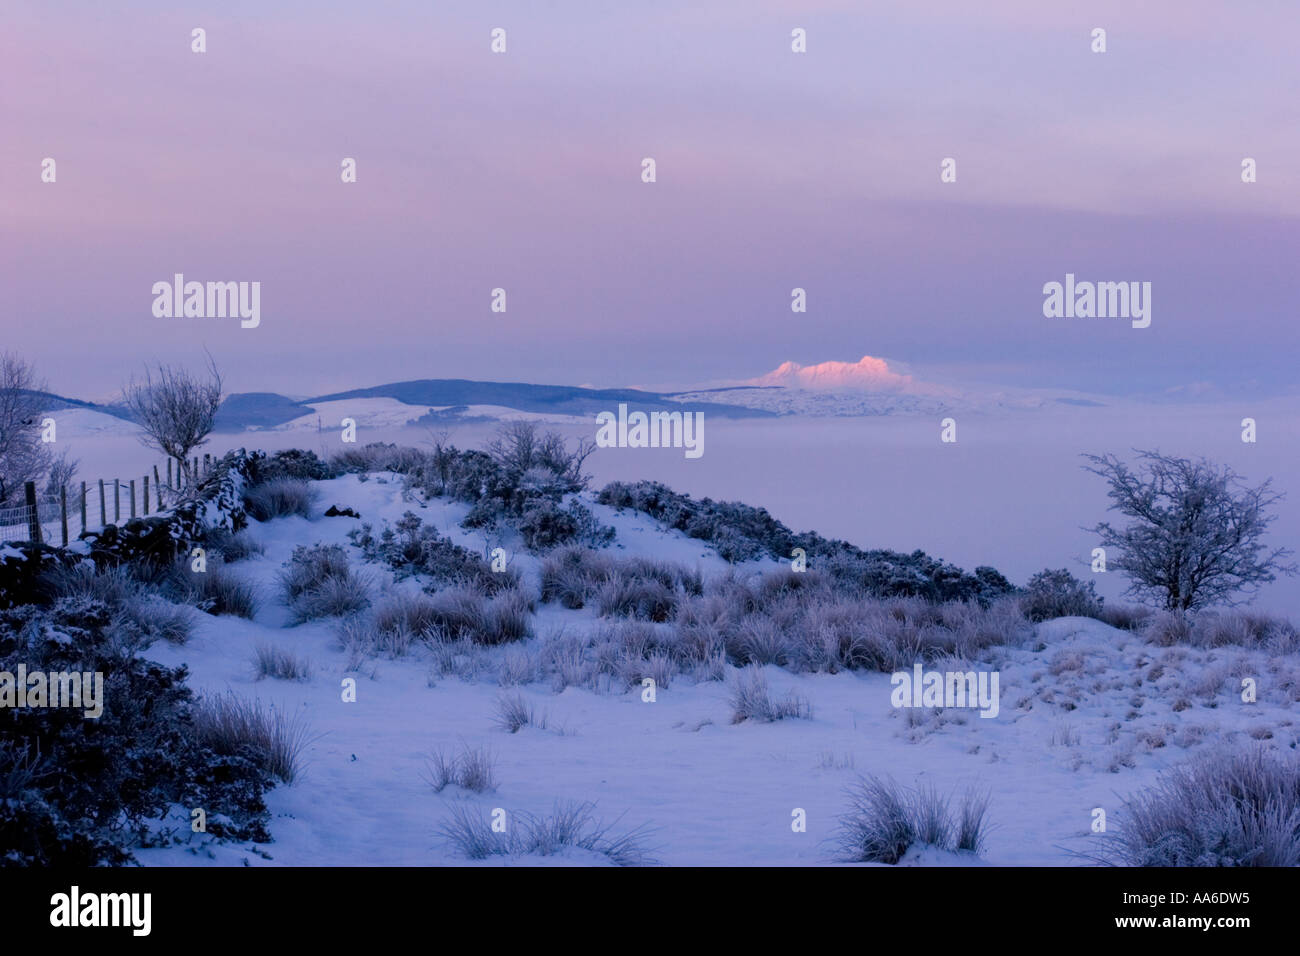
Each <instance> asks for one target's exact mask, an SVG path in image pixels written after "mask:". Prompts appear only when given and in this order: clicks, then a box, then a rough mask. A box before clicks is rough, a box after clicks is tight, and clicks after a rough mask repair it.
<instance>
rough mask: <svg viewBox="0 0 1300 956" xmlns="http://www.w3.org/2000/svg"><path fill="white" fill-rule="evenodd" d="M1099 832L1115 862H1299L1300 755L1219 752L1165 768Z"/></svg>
mask: <svg viewBox="0 0 1300 956" xmlns="http://www.w3.org/2000/svg"><path fill="white" fill-rule="evenodd" d="M1119 816H1120V819H1119V820H1118V821H1117V823H1118V824H1119V825H1118V826H1117V827H1116V828H1115V829H1114V830H1112V831H1111V832H1108V833H1106V834H1105V835H1104V836H1103V837H1102V841H1101V842H1102V850H1101V851H1100V852H1099V853H1097V854H1095V855H1094V859H1096V860H1098V861H1099V862H1103V863H1109V864H1112V865H1117V866H1284V867H1294V866H1298V865H1300V759H1297V757H1296V755H1295V754H1293V753H1286V754H1276V753H1272V752H1269V751H1267V750H1265V749H1264V748H1262V747H1255V748H1253V749H1251V750H1248V751H1245V752H1242V751H1236V752H1233V751H1226V750H1225V751H1218V752H1214V753H1210V754H1207V755H1204V756H1202V757H1200V758H1198V759H1196V760H1194V761H1192V762H1191V763H1189V764H1185V765H1183V766H1181V767H1175V768H1173V769H1172V770H1169V771H1167V772H1165V774H1164V775H1163V776H1162V777H1161V780H1160V782H1159V783H1158V784H1157V785H1156V786H1154V787H1152V788H1150V789H1147V790H1144V791H1142V792H1140V793H1138V794H1137V795H1136V796H1134V797H1132V798H1130V799H1129V800H1127V801H1125V803H1124V809H1123V813H1122V814H1121V815H1119Z"/></svg>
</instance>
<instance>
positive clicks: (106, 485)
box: [0, 455, 212, 547]
mask: <svg viewBox="0 0 1300 956" xmlns="http://www.w3.org/2000/svg"><path fill="white" fill-rule="evenodd" d="M187 465H188V467H186V466H184V465H182V463H181V462H180V461H179V460H173V459H167V461H166V463H165V465H164V466H163V467H162V468H160V467H159V466H158V465H154V466H153V467H152V469H151V470H150V471H147V472H145V473H144V474H142V475H140V477H138V478H97V479H94V480H92V481H88V482H87V481H79V482H71V483H69V484H67V485H65V486H64V487H62V488H59V489H57V490H53V491H50V490H49V489H47V491H46V493H45V494H40V495H38V494H37V492H36V483H35V482H32V481H29V482H27V483H26V485H25V486H24V488H23V496H22V498H21V499H19V500H17V501H3V502H0V545H3V544H19V543H26V542H33V541H35V542H41V543H45V544H59V545H61V546H62V547H67V545H68V542H69V541H70V540H72V541H75V540H76V539H77V537H78V535H80V534H84V533H85V532H87V531H102V530H103V529H104V528H106V527H108V526H109V525H118V524H121V523H122V522H123V521H129V520H130V519H132V518H136V517H144V516H147V515H150V514H157V513H158V512H160V511H166V510H167V509H169V508H170V507H171V506H172V505H174V504H175V503H176V502H177V501H178V500H180V499H181V498H182V497H184V496H185V495H186V494H188V493H189V492H190V491H191V490H192V489H193V488H194V487H195V486H197V485H198V483H199V482H201V481H202V480H203V479H204V478H205V477H207V474H208V472H210V471H211V470H212V457H211V456H210V455H204V456H203V458H202V460H201V461H200V459H199V458H197V457H196V458H194V460H193V461H192V462H189V463H187Z"/></svg>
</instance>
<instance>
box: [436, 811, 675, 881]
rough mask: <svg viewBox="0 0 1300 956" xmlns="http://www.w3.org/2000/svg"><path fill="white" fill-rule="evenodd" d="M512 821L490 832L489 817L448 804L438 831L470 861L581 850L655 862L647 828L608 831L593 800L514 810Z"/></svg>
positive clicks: (629, 862)
mask: <svg viewBox="0 0 1300 956" xmlns="http://www.w3.org/2000/svg"><path fill="white" fill-rule="evenodd" d="M512 816H513V817H514V818H515V822H514V826H513V827H512V828H511V829H510V830H508V831H507V833H506V834H504V835H503V834H500V833H495V832H493V830H492V824H491V821H489V820H488V819H486V818H484V817H483V816H481V815H479V814H477V813H476V812H475V811H473V810H470V809H468V808H467V807H462V806H458V807H453V808H452V810H451V813H450V815H449V817H448V819H447V820H446V821H444V822H443V824H442V826H441V827H440V832H441V834H442V837H443V839H445V840H446V841H447V842H448V843H449V844H450V845H451V846H452V847H454V848H455V849H456V850H457V851H458V852H460V853H461V854H462V855H463V856H465V857H466V858H467V859H470V860H484V859H487V858H488V857H492V856H528V855H534V856H554V855H556V854H559V853H566V852H572V851H575V850H577V851H585V852H586V853H588V854H594V855H596V856H599V857H604V858H605V859H606V860H608V861H609V863H612V864H613V865H614V866H648V865H651V864H653V863H654V862H655V860H654V859H653V857H651V856H650V851H649V850H648V849H647V848H646V845H645V837H646V832H647V831H646V829H645V828H644V827H638V828H637V829H635V830H630V831H628V832H625V833H622V834H620V835H617V836H615V835H612V827H611V826H608V825H606V824H603V823H601V822H600V821H598V820H597V819H596V817H595V805H594V804H591V803H582V802H572V801H570V802H567V803H560V804H557V805H556V806H555V808H554V809H553V810H552V811H551V813H549V814H545V815H541V816H538V815H534V814H531V813H527V812H524V811H515V812H514V813H513V814H512Z"/></svg>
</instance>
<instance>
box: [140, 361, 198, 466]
mask: <svg viewBox="0 0 1300 956" xmlns="http://www.w3.org/2000/svg"><path fill="white" fill-rule="evenodd" d="M122 403H123V404H124V405H125V406H126V408H127V410H128V411H130V412H131V414H132V416H133V417H134V418H135V421H136V424H138V425H139V426H140V428H141V429H142V430H143V432H144V434H142V435H141V436H140V441H141V442H142V443H143V444H144V445H145V447H147V448H153V449H156V450H157V451H160V452H162V453H163V454H164V455H167V456H168V457H169V458H177V459H179V460H180V462H181V468H182V470H183V472H182V473H183V474H185V475H189V474H190V470H191V468H190V461H189V456H190V452H192V451H193V450H194V449H195V448H198V447H199V446H200V445H202V444H203V443H204V442H205V441H206V440H207V437H208V434H209V433H210V432H211V431H212V426H213V424H214V422H215V421H216V417H217V409H219V408H220V407H221V374H220V373H219V372H218V371H217V366H216V363H214V362H213V361H212V360H211V358H209V360H208V374H207V376H199V375H194V374H191V373H190V372H187V371H186V370H185V369H183V368H176V367H174V366H171V365H159V366H157V367H156V368H154V369H148V368H146V369H145V377H144V381H143V382H137V381H135V380H132V381H131V383H130V384H129V385H127V386H126V388H124V389H123V390H122ZM190 477H191V478H194V477H197V476H190Z"/></svg>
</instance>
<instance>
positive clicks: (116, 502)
mask: <svg viewBox="0 0 1300 956" xmlns="http://www.w3.org/2000/svg"><path fill="white" fill-rule="evenodd" d="M121 521H122V480H121V479H120V478H114V479H113V524H120V523H121Z"/></svg>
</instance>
